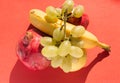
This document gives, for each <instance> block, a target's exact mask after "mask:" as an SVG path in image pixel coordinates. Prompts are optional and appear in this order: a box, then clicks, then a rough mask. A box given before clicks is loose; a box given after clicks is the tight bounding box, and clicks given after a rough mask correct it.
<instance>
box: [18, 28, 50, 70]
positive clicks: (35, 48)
mask: <svg viewBox="0 0 120 83" xmlns="http://www.w3.org/2000/svg"><path fill="white" fill-rule="evenodd" d="M40 37H41V35H40V34H37V33H36V32H35V31H34V30H28V31H27V33H26V34H25V36H24V37H23V38H22V39H21V40H20V41H19V43H18V46H17V56H18V58H19V60H20V61H21V62H22V63H23V64H24V65H25V66H26V67H28V68H29V69H32V70H42V69H45V68H46V67H48V66H49V64H50V61H48V60H47V59H46V58H45V57H44V56H42V54H41V49H42V46H41V45H40V44H39V40H40Z"/></svg>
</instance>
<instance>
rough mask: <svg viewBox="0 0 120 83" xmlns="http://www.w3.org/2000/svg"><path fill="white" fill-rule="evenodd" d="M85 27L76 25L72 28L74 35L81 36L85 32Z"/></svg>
mask: <svg viewBox="0 0 120 83" xmlns="http://www.w3.org/2000/svg"><path fill="white" fill-rule="evenodd" d="M84 32H85V28H84V27H83V26H76V27H74V28H73V29H72V30H71V34H72V36H73V37H80V36H82V35H83V34H84Z"/></svg>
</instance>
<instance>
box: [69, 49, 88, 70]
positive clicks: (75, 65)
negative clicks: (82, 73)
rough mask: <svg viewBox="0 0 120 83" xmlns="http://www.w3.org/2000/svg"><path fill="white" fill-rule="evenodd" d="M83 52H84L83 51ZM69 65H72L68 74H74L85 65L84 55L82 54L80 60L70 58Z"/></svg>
mask: <svg viewBox="0 0 120 83" xmlns="http://www.w3.org/2000/svg"><path fill="white" fill-rule="evenodd" d="M84 52H85V51H84ZM71 59H72V60H71V63H72V68H71V70H70V72H74V71H78V70H80V69H81V68H83V67H84V66H85V64H86V54H85V53H84V55H83V56H82V57H80V58H74V57H72V58H71Z"/></svg>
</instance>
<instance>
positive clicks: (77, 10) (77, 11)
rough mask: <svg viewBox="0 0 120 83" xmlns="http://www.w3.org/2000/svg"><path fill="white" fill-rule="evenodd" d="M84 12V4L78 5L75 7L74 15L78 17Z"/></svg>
mask: <svg viewBox="0 0 120 83" xmlns="http://www.w3.org/2000/svg"><path fill="white" fill-rule="evenodd" d="M83 13H84V7H83V6H82V5H78V6H77V7H75V9H74V11H73V16H74V17H76V18H80V17H81V16H82V15H83Z"/></svg>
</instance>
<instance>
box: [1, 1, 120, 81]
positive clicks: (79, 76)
mask: <svg viewBox="0 0 120 83" xmlns="http://www.w3.org/2000/svg"><path fill="white" fill-rule="evenodd" d="M63 1H64V0H0V83H120V65H119V63H120V50H119V49H120V38H119V35H120V0H74V1H75V3H77V4H82V5H84V7H85V13H87V14H88V15H89V19H90V24H89V27H88V30H89V31H91V32H92V33H94V34H95V35H96V36H97V37H98V39H99V40H100V41H102V42H105V43H107V44H109V45H110V46H111V52H110V54H109V56H108V55H105V54H104V53H102V54H99V53H101V52H102V51H103V50H102V49H100V48H94V49H90V50H88V55H87V56H88V57H87V64H86V66H85V68H83V69H81V70H80V71H77V72H75V73H69V74H65V73H63V72H62V71H61V70H60V69H52V68H47V69H45V70H42V71H37V72H34V71H31V70H29V69H27V68H26V67H25V66H24V65H23V64H22V63H21V62H20V61H19V60H18V59H17V57H16V52H15V48H16V43H17V42H18V39H19V38H20V37H21V35H22V34H23V33H24V32H25V31H26V29H27V28H28V26H29V24H30V22H29V14H28V13H29V10H30V9H32V8H39V9H41V10H45V8H46V6H48V5H53V6H56V7H60V5H61V4H62V3H63ZM98 55H101V56H103V57H105V56H107V57H105V58H103V57H98V58H96V57H97V56H98ZM99 59H102V60H101V61H99Z"/></svg>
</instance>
